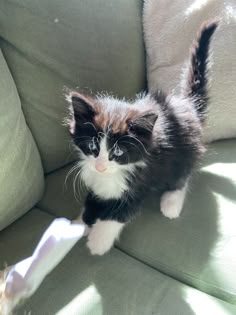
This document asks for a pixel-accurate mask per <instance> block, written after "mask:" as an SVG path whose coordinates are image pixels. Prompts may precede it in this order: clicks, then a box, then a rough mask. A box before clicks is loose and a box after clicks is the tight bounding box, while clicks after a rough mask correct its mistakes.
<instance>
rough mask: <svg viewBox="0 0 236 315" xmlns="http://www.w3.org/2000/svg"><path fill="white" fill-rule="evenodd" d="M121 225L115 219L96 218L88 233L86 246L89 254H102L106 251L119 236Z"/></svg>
mask: <svg viewBox="0 0 236 315" xmlns="http://www.w3.org/2000/svg"><path fill="white" fill-rule="evenodd" d="M123 225H124V224H123V223H119V222H116V221H110V220H109V221H101V220H97V222H96V223H95V224H94V225H93V227H92V228H91V230H90V232H89V235H88V242H87V247H88V248H89V250H90V252H91V254H92V255H103V254H105V253H106V252H108V251H109V250H110V249H111V247H112V246H113V244H114V242H115V240H116V238H117V237H118V236H119V233H120V231H121V229H122V227H123Z"/></svg>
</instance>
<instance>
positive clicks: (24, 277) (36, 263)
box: [5, 218, 86, 314]
mask: <svg viewBox="0 0 236 315" xmlns="http://www.w3.org/2000/svg"><path fill="white" fill-rule="evenodd" d="M85 233H86V226H85V225H83V224H81V223H77V222H76V221H75V222H73V223H72V222H71V221H69V220H67V219H64V218H61V219H55V220H54V221H53V222H52V223H51V225H50V226H49V227H48V229H47V230H46V232H45V233H44V234H43V236H42V238H41V240H40V242H39V244H38V245H37V247H36V249H35V251H34V253H33V255H32V256H31V257H29V258H27V259H25V260H23V261H20V262H19V263H17V264H16V265H14V266H13V267H12V268H11V269H10V271H9V273H8V275H7V277H6V281H5V295H6V296H7V298H8V299H7V301H8V303H9V306H8V307H7V306H6V305H5V309H6V310H7V311H6V314H8V313H10V311H11V310H12V309H13V308H14V307H15V306H16V305H17V304H18V303H19V301H20V300H22V299H25V298H28V297H30V296H31V295H32V294H33V293H34V292H35V291H36V290H37V288H38V287H39V286H40V284H41V283H42V281H43V279H44V278H45V277H46V276H47V275H48V274H49V273H50V272H51V271H52V270H53V269H54V268H55V267H56V265H57V264H58V263H59V262H60V261H61V260H62V259H63V258H64V257H65V255H66V254H67V253H68V252H69V251H70V249H71V248H72V247H73V246H74V245H75V243H76V242H77V241H78V240H79V239H80V238H81V237H82V236H84V235H85Z"/></svg>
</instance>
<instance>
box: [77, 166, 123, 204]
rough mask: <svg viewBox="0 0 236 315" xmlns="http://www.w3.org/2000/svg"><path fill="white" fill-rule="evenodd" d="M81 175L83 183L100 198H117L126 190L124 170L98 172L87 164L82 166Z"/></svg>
mask: <svg viewBox="0 0 236 315" xmlns="http://www.w3.org/2000/svg"><path fill="white" fill-rule="evenodd" d="M81 176H82V180H83V181H84V183H85V185H86V186H87V187H88V188H90V189H91V190H92V191H93V192H94V194H95V195H97V196H99V197H100V198H102V199H118V198H120V197H121V196H122V194H123V193H124V191H126V190H128V185H127V181H126V178H127V176H128V173H127V171H125V170H120V171H116V172H105V173H98V172H96V171H95V170H94V169H91V168H90V167H89V166H87V167H83V170H82V172H81Z"/></svg>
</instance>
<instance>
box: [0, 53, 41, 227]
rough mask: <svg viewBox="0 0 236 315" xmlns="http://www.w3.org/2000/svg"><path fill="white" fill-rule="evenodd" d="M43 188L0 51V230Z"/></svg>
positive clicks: (38, 162) (32, 144) (37, 160)
mask: <svg viewBox="0 0 236 315" xmlns="http://www.w3.org/2000/svg"><path fill="white" fill-rule="evenodd" d="M43 188H44V179H43V168H42V164H41V160H40V157H39V153H38V150H37V148H36V145H35V142H34V140H33V137H32V135H31V133H30V131H29V128H28V127H27V125H26V122H25V119H24V115H23V113H22V110H21V104H20V99H19V96H18V93H17V90H16V87H15V84H14V82H13V79H12V77H11V74H10V72H9V69H8V67H7V64H6V62H5V60H4V57H3V55H2V52H1V51H0V198H1V201H0V230H2V229H3V228H4V227H6V226H7V225H8V224H10V223H12V222H13V221H14V220H16V219H17V218H18V217H20V216H21V215H22V214H24V213H25V212H26V211H28V210H29V209H30V208H31V207H32V206H33V205H35V203H36V202H37V201H38V200H39V199H40V197H41V195H42V193H43Z"/></svg>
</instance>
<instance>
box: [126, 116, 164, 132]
mask: <svg viewBox="0 0 236 315" xmlns="http://www.w3.org/2000/svg"><path fill="white" fill-rule="evenodd" d="M157 118H158V115H157V113H154V112H151V113H150V112H149V113H146V114H143V115H141V116H138V117H136V118H134V119H133V120H131V121H129V122H128V128H129V131H130V132H131V133H134V134H136V135H139V136H150V135H151V134H152V131H153V127H154V125H155V123H156V120H157Z"/></svg>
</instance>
